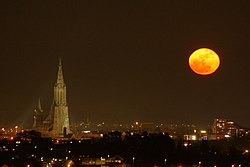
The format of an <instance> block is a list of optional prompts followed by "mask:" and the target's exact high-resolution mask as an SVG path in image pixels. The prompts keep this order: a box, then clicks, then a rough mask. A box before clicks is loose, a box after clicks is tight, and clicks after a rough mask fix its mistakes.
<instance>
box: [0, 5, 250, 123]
mask: <svg viewBox="0 0 250 167" xmlns="http://www.w3.org/2000/svg"><path fill="white" fill-rule="evenodd" d="M0 12H1V14H0V23H1V26H0V33H1V38H0V51H1V52H0V57H1V61H0V76H1V82H0V92H1V93H0V114H1V117H0V126H12V125H15V124H19V123H23V124H24V125H25V126H28V125H31V120H32V116H33V110H34V108H35V107H36V106H37V101H38V99H39V98H40V99H41V102H42V107H43V109H44V110H45V111H46V112H48V111H49V109H50V105H51V103H52V100H53V86H54V84H55V81H56V76H57V68H58V59H59V57H61V58H62V65H63V74H64V80H65V83H66V86H67V94H68V95H67V98H68V99H67V100H68V106H69V114H70V119H71V121H72V122H81V121H84V120H86V119H87V117H89V118H90V120H92V121H94V122H102V121H104V122H114V123H115V122H121V123H129V122H133V121H154V122H166V123H167V122H169V123H175V122H176V123H178V122H180V123H182V122H183V123H185V122H187V123H194V124H198V125H203V126H206V125H207V124H211V123H212V121H213V119H214V118H215V117H222V118H228V119H231V120H234V121H235V122H237V123H238V124H239V125H241V126H245V127H250V121H249V117H250V103H249V102H250V75H249V74H250V66H249V61H250V55H249V49H250V47H249V44H250V34H249V30H250V24H249V18H250V2H249V1H247V0H242V1H238V2H228V1H225V0H222V1H219V2H215V3H211V2H210V1H206V0H205V1H202V2H198V1H188V2H186V1H185V2H174V1H168V0H167V1H163V0H160V1H133V0H127V1H113V0H111V1H77V2H74V3H73V2H62V1H54V2H51V1H46V0H45V1H42V2H38V1H33V2H32V1H31V2H21V1H17V2H10V1H2V2H0ZM201 47H207V48H211V49H213V50H214V51H215V52H216V53H217V54H218V55H219V56H220V60H221V65H220V67H219V68H218V70H217V71H216V72H215V73H214V74H212V75H208V76H199V75H197V74H195V73H194V72H192V71H191V69H190V68H189V66H188V58H189V56H190V54H191V53H192V52H193V51H194V50H196V49H198V48H201Z"/></svg>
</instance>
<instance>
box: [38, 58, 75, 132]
mask: <svg viewBox="0 0 250 167" xmlns="http://www.w3.org/2000/svg"><path fill="white" fill-rule="evenodd" d="M66 96H67V94H66V85H65V83H64V79H63V72H62V63H61V59H60V60H59V67H58V74H57V81H56V83H55V85H54V99H53V104H52V106H51V111H50V113H49V114H48V115H44V112H43V110H42V107H41V104H40V100H39V102H38V107H37V109H35V110H34V114H35V115H34V123H33V129H34V130H37V131H39V132H41V133H42V135H43V136H48V137H65V136H66V135H68V134H69V133H71V131H70V127H69V114H68V106H67V98H66Z"/></svg>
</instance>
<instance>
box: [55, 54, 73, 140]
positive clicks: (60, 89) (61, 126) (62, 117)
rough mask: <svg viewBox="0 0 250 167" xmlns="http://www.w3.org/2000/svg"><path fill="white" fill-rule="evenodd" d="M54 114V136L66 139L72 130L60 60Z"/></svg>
mask: <svg viewBox="0 0 250 167" xmlns="http://www.w3.org/2000/svg"><path fill="white" fill-rule="evenodd" d="M52 113H53V116H52V135H53V136H54V137H64V136H65V135H67V134H69V133H70V128H69V114H68V106H67V99H66V85H65V83H64V79H63V72H62V63H61V59H59V67H58V74H57V81H56V83H55V86H54V101H53V106H52Z"/></svg>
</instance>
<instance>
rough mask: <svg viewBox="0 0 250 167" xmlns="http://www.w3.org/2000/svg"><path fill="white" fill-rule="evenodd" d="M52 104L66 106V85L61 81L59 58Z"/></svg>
mask: <svg viewBox="0 0 250 167" xmlns="http://www.w3.org/2000/svg"><path fill="white" fill-rule="evenodd" d="M54 102H55V105H61V106H63V105H67V100H66V85H65V83H64V80H63V72H62V62H61V58H59V66H58V73H57V81H56V83H55V86H54Z"/></svg>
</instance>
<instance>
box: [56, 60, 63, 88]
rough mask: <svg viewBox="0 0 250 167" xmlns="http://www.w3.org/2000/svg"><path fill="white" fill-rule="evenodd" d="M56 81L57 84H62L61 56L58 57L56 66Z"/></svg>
mask: <svg viewBox="0 0 250 167" xmlns="http://www.w3.org/2000/svg"><path fill="white" fill-rule="evenodd" d="M56 83H57V84H64V80H63V72H62V62H61V58H59V66H58V73H57V82H56Z"/></svg>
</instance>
